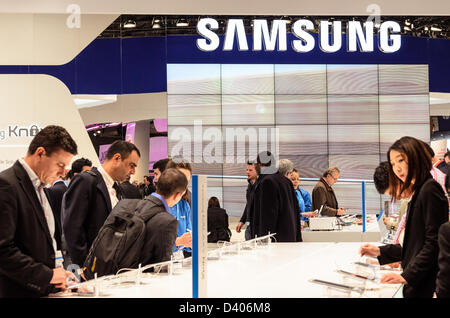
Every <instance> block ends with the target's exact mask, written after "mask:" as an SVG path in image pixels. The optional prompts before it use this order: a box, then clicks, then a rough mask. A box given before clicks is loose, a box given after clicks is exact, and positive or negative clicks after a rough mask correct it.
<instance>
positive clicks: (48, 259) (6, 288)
mask: <svg viewBox="0 0 450 318" xmlns="http://www.w3.org/2000/svg"><path fill="white" fill-rule="evenodd" d="M57 227H58V223H57V222H55V230H56V228H57ZM55 235H56V231H55ZM55 239H56V237H55ZM53 268H55V252H54V250H53V245H52V238H51V236H50V232H49V229H48V225H47V221H46V219H45V216H44V211H43V209H42V206H41V204H40V202H39V199H38V197H37V195H36V191H35V189H34V187H33V184H32V183H31V180H30V178H29V176H28V174H27V172H26V171H25V169H24V168H23V167H22V165H21V164H20V163H19V162H18V161H16V163H15V164H14V165H13V166H12V167H11V168H8V169H6V170H4V171H2V172H1V173H0V298H1V297H41V296H45V295H48V294H49V293H50V292H54V291H57V290H56V289H54V288H53V286H52V285H50V280H51V279H52V277H53Z"/></svg>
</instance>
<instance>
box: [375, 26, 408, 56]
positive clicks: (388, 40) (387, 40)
mask: <svg viewBox="0 0 450 318" xmlns="http://www.w3.org/2000/svg"><path fill="white" fill-rule="evenodd" d="M389 30H392V32H395V33H400V31H401V28H400V25H399V24H398V23H397V22H394V21H386V22H383V23H382V24H381V26H380V42H379V44H380V51H382V52H384V53H393V52H397V51H398V50H400V46H401V45H402V39H401V37H400V34H391V35H390V32H389ZM389 36H390V37H389Z"/></svg>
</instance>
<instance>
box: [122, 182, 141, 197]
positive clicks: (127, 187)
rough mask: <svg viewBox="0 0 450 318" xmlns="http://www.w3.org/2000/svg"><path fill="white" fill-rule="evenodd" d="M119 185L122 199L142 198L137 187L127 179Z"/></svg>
mask: <svg viewBox="0 0 450 318" xmlns="http://www.w3.org/2000/svg"><path fill="white" fill-rule="evenodd" d="M120 187H121V188H122V195H123V198H124V199H142V195H141V193H140V192H139V189H138V188H137V187H135V186H134V185H132V184H131V183H130V182H129V181H125V182H122V183H121V184H120Z"/></svg>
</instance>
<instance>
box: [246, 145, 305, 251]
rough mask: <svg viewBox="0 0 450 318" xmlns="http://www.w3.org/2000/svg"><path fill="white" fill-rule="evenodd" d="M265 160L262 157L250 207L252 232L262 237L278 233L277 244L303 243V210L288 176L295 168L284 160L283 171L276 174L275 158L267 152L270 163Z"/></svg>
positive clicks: (259, 159) (259, 158) (259, 161)
mask: <svg viewBox="0 0 450 318" xmlns="http://www.w3.org/2000/svg"><path fill="white" fill-rule="evenodd" d="M262 157H263V156H261V154H259V155H258V159H257V162H258V165H260V166H262V168H261V170H260V171H261V172H260V174H259V177H258V179H257V184H256V185H255V192H254V197H253V202H252V206H251V208H250V217H251V220H252V223H250V226H251V233H252V235H257V236H258V237H261V236H264V235H267V234H268V233H269V232H270V233H276V235H275V239H276V240H277V242H301V241H302V235H301V231H300V214H299V212H298V211H300V207H299V205H298V200H297V197H296V195H295V193H294V189H293V187H292V183H291V181H290V180H289V179H288V178H287V177H286V175H288V174H289V173H290V172H292V170H293V169H294V165H293V164H292V162H290V161H289V160H286V161H284V163H286V165H285V164H284V163H283V161H282V163H280V167H279V170H278V171H277V172H276V173H273V170H274V165H275V164H274V163H275V158H274V157H273V155H272V154H271V153H270V152H266V155H265V156H264V157H265V158H266V160H263V159H262ZM267 158H270V159H267ZM280 161H281V160H280ZM275 171H276V170H275Z"/></svg>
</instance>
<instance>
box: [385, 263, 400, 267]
mask: <svg viewBox="0 0 450 318" xmlns="http://www.w3.org/2000/svg"><path fill="white" fill-rule="evenodd" d="M388 266H389V267H390V268H399V267H400V262H395V263H390V264H388Z"/></svg>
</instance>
